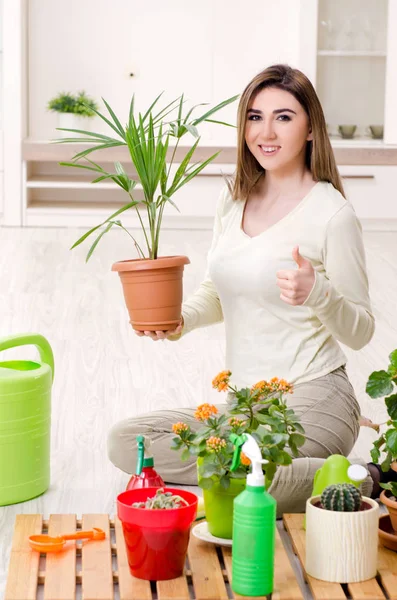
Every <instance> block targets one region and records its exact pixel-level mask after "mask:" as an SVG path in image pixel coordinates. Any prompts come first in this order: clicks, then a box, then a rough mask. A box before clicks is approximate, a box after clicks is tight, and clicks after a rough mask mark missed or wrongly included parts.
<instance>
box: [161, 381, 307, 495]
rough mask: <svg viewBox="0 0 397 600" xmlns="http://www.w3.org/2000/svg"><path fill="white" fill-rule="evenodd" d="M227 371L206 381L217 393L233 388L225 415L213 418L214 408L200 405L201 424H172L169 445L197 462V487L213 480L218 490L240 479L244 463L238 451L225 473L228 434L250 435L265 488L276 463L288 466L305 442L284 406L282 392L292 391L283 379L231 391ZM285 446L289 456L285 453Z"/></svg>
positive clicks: (228, 460)
mask: <svg viewBox="0 0 397 600" xmlns="http://www.w3.org/2000/svg"><path fill="white" fill-rule="evenodd" d="M230 377H231V372H230V371H222V372H221V373H219V375H217V376H216V377H215V379H214V380H213V382H212V385H213V387H214V388H215V389H217V390H219V391H225V390H230V391H231V392H233V399H232V402H231V403H230V404H229V405H228V410H227V412H226V413H225V414H223V415H221V416H217V414H218V410H217V408H216V407H215V406H213V405H211V404H202V405H200V406H199V407H198V408H197V410H196V412H195V418H196V420H197V421H199V422H200V423H202V425H203V426H202V428H201V429H199V430H198V431H197V432H193V431H192V430H191V428H190V427H189V426H188V425H187V424H186V423H182V422H179V423H175V424H174V425H173V431H174V433H175V434H176V437H175V438H173V441H172V446H171V447H172V448H173V449H174V450H181V449H182V454H181V459H182V460H183V461H184V460H187V459H188V458H190V457H191V456H196V457H198V459H200V460H199V481H198V483H199V486H200V487H202V488H203V489H211V488H212V487H213V486H214V484H216V483H219V484H220V485H221V486H222V487H223V488H224V489H227V488H228V487H229V486H230V483H231V480H232V479H245V478H246V476H247V472H248V466H249V464H250V461H249V459H248V458H247V457H245V456H244V454H242V455H241V466H240V467H239V468H238V470H236V471H231V470H230V467H231V465H232V461H233V454H234V445H233V444H232V443H231V442H230V440H229V437H230V434H232V433H235V434H237V435H241V434H243V433H251V435H252V436H253V437H254V438H255V440H256V441H257V442H258V445H259V447H260V449H261V452H262V456H263V458H264V459H266V460H268V461H269V462H268V463H267V464H265V465H263V470H264V472H265V484H266V487H267V489H268V488H269V486H270V484H271V482H272V480H273V477H274V474H275V472H276V469H277V466H278V465H289V464H291V462H292V456H294V457H297V456H298V455H299V453H298V448H299V447H300V446H302V445H303V444H304V442H305V437H304V429H303V427H302V425H301V424H300V423H299V418H298V417H297V415H296V414H295V412H294V411H293V410H292V409H289V408H288V407H287V403H286V401H285V399H284V394H285V393H292V391H293V386H292V385H291V384H289V383H287V382H286V381H285V380H283V379H278V378H277V377H275V378H273V379H272V380H271V381H270V382H266V381H260V382H258V383H256V384H255V385H254V386H253V387H252V388H242V389H239V390H238V389H237V388H236V387H234V386H232V385H229V380H230ZM287 447H288V448H289V449H290V451H291V454H292V456H291V454H289V453H288V452H287V451H286V448H287Z"/></svg>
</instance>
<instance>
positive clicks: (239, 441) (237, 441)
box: [229, 433, 247, 471]
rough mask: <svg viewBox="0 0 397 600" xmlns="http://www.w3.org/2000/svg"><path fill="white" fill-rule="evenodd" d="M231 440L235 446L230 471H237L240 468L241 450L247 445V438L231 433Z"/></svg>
mask: <svg viewBox="0 0 397 600" xmlns="http://www.w3.org/2000/svg"><path fill="white" fill-rule="evenodd" d="M229 439H230V441H231V442H232V444H234V446H235V448H234V454H233V460H232V464H231V467H230V470H231V471H237V469H238V468H239V466H240V457H241V448H242V447H243V445H244V444H245V442H246V440H247V438H246V436H245V435H244V434H243V435H237V434H236V433H231V434H230V436H229Z"/></svg>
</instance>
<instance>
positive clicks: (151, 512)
mask: <svg viewBox="0 0 397 600" xmlns="http://www.w3.org/2000/svg"><path fill="white" fill-rule="evenodd" d="M197 503H198V498H197V496H196V495H195V494H192V493H191V492H187V491H186V490H178V489H173V488H149V487H148V488H136V489H133V490H128V491H125V492H122V493H121V494H119V495H118V497H117V515H118V517H119V519H120V521H121V524H122V528H123V534H124V540H125V545H126V550H127V558H128V564H129V568H130V572H131V575H133V576H134V577H138V578H139V579H147V580H150V581H162V580H165V579H175V578H176V577H179V576H180V575H182V573H183V568H184V565H185V559H186V553H187V548H188V544H189V537H190V527H191V525H192V523H193V521H194V520H195V518H196V515H197Z"/></svg>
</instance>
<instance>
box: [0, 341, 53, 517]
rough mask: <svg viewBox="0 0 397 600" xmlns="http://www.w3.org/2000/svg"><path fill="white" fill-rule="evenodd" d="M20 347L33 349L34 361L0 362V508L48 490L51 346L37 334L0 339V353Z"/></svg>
mask: <svg viewBox="0 0 397 600" xmlns="http://www.w3.org/2000/svg"><path fill="white" fill-rule="evenodd" d="M26 345H34V346H36V347H37V349H38V351H39V354H40V360H39V361H37V362H35V361H30V360H8V361H3V362H0V506H5V505H7V504H16V503H18V502H24V501H26V500H30V499H31V498H35V497H36V496H39V495H40V494H42V493H44V492H45V491H46V490H47V489H48V487H49V484H50V428H51V388H52V381H53V377H54V358H53V354H52V350H51V346H50V344H49V343H48V341H47V340H46V339H45V338H44V337H43V336H41V335H38V334H25V335H13V336H10V337H7V338H0V352H1V351H2V350H8V349H9V348H15V347H17V346H18V347H19V346H26Z"/></svg>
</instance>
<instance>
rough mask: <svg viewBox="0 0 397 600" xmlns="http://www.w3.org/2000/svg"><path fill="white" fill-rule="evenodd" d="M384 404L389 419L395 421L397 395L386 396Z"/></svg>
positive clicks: (396, 415) (396, 417)
mask: <svg viewBox="0 0 397 600" xmlns="http://www.w3.org/2000/svg"><path fill="white" fill-rule="evenodd" d="M385 403H386V406H387V412H388V413H389V415H390V418H391V419H393V420H396V419H397V394H393V395H392V396H388V397H387V398H385Z"/></svg>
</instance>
